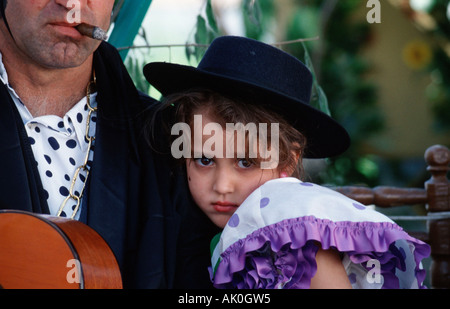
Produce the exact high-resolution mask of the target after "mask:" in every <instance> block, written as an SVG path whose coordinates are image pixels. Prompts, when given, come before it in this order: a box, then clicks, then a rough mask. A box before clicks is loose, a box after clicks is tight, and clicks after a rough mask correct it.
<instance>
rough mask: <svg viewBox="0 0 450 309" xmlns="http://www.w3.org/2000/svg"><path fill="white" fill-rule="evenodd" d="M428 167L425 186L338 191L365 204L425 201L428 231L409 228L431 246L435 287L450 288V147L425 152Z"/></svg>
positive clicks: (415, 235)
mask: <svg viewBox="0 0 450 309" xmlns="http://www.w3.org/2000/svg"><path fill="white" fill-rule="evenodd" d="M425 161H426V163H427V165H428V167H427V170H428V171H429V172H430V174H431V178H430V179H429V180H427V181H425V183H424V187H423V188H397V187H386V186H379V187H375V188H366V187H354V186H353V187H352V186H346V187H338V188H334V189H335V190H336V191H338V192H340V193H342V194H344V195H346V196H348V197H350V198H352V199H354V200H357V201H358V202H360V203H362V204H364V205H375V206H378V207H383V208H387V207H395V206H403V205H417V204H423V205H424V207H425V210H426V213H427V216H424V218H418V219H423V220H426V221H427V222H428V224H427V232H416V231H408V232H409V233H410V234H411V236H413V237H416V238H418V239H420V240H422V241H424V242H426V243H428V244H429V245H430V246H431V265H430V270H429V273H430V277H431V280H430V282H431V287H432V288H444V289H448V288H450V181H449V179H448V177H447V174H448V172H449V170H450V167H449V164H450V150H449V149H448V148H447V147H445V146H441V145H434V146H432V147H430V148H428V149H427V150H426V151H425Z"/></svg>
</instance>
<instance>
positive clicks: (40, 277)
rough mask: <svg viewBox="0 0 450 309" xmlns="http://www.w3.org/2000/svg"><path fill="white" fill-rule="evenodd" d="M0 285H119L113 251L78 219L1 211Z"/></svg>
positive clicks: (82, 287)
mask: <svg viewBox="0 0 450 309" xmlns="http://www.w3.org/2000/svg"><path fill="white" fill-rule="evenodd" d="M0 286H1V287H2V288H5V289H108V288H111V289H120V288H122V280H121V275H120V270H119V267H118V264H117V261H116V259H115V257H114V254H113V252H112V251H111V249H110V248H109V246H108V245H107V244H106V242H105V241H104V240H103V238H102V237H101V236H100V235H99V234H97V233H96V232H95V231H94V230H93V229H92V228H90V227H89V226H87V225H85V224H83V223H81V222H78V221H76V220H71V219H66V218H59V217H52V216H46V215H39V214H33V213H29V212H23V211H15V210H11V211H10V210H6V211H3V210H2V211H0Z"/></svg>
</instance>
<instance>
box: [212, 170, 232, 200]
mask: <svg viewBox="0 0 450 309" xmlns="http://www.w3.org/2000/svg"><path fill="white" fill-rule="evenodd" d="M234 188H235V181H234V177H233V174H232V171H230V170H229V169H225V168H221V169H218V171H217V173H216V175H215V180H214V184H213V190H214V191H216V192H217V193H219V194H221V195H225V194H229V193H232V192H233V191H234Z"/></svg>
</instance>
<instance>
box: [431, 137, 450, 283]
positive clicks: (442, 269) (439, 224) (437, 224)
mask: <svg viewBox="0 0 450 309" xmlns="http://www.w3.org/2000/svg"><path fill="white" fill-rule="evenodd" d="M425 161H426V162H427V164H428V168H427V170H428V171H430V173H431V178H430V179H429V180H428V181H426V182H425V189H426V191H427V197H428V204H427V211H428V212H429V213H430V214H436V213H439V212H449V211H450V181H449V180H448V178H447V173H448V171H449V170H450V168H449V163H450V150H449V149H448V148H447V147H444V146H440V145H436V146H432V147H430V148H428V149H427V151H426V152H425ZM428 232H429V239H430V240H431V244H430V245H431V257H432V261H431V267H430V271H431V287H432V288H447V289H448V288H450V219H441V220H432V221H429V223H428Z"/></svg>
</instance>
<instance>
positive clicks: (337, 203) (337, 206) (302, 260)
mask: <svg viewBox="0 0 450 309" xmlns="http://www.w3.org/2000/svg"><path fill="white" fill-rule="evenodd" d="M319 245H320V247H321V248H323V249H325V250H328V249H334V250H337V251H339V252H340V253H341V255H342V262H343V265H344V267H345V269H346V272H347V275H348V277H349V280H350V283H351V284H352V286H353V288H408V289H409V288H425V286H424V285H423V281H424V279H425V275H426V273H425V270H424V269H422V265H421V261H422V260H423V259H424V258H425V257H427V256H428V255H429V254H430V248H429V246H428V245H427V244H425V243H424V242H422V241H420V240H418V239H415V238H413V237H411V236H410V235H408V234H407V233H406V232H405V231H404V230H403V229H402V228H401V227H400V226H398V225H397V224H395V223H394V222H393V221H392V220H390V219H389V218H388V217H386V216H384V215H383V214H381V213H379V212H377V211H375V210H373V209H371V208H369V207H365V206H363V205H361V204H359V203H357V202H356V201H354V200H351V199H349V198H347V197H346V196H344V195H342V194H340V193H337V192H335V191H334V190H331V189H328V188H325V187H322V186H319V185H315V184H311V183H304V182H301V181H299V180H297V179H295V178H283V179H276V180H271V181H269V182H267V183H265V184H264V185H263V186H261V187H260V188H258V189H257V190H256V191H254V192H253V193H252V194H251V195H250V196H249V197H248V198H247V199H246V201H245V202H244V203H243V204H242V205H241V206H240V207H239V208H238V210H237V211H236V212H235V213H234V214H233V216H232V217H231V218H230V220H229V222H228V224H227V226H226V227H225V228H224V230H223V232H222V234H221V236H220V238H219V239H218V241H217V244H215V245H214V246H213V250H212V265H213V267H211V269H210V273H211V279H212V281H213V284H214V286H215V287H217V288H247V289H256V288H266V289H275V288H309V286H310V283H311V278H312V277H313V276H314V275H315V273H316V270H317V265H316V262H315V256H316V253H317V251H318V248H319Z"/></svg>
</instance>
